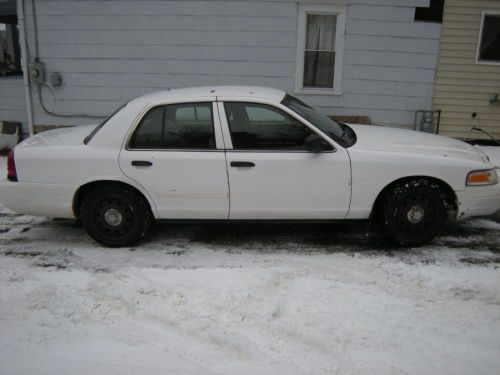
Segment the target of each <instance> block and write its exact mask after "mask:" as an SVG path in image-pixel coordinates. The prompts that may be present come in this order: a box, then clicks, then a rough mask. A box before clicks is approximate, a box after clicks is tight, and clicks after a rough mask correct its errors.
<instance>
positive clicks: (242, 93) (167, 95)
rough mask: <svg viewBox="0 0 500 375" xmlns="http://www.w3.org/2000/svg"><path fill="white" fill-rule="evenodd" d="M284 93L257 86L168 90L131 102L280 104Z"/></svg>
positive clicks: (143, 96) (140, 97)
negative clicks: (247, 101)
mask: <svg viewBox="0 0 500 375" xmlns="http://www.w3.org/2000/svg"><path fill="white" fill-rule="evenodd" d="M285 95H286V92H285V91H283V90H279V89H274V88H270V87H259V86H204V87H186V88H179V89H170V90H164V91H158V92H154V93H151V94H146V95H142V96H139V97H137V98H135V99H133V100H132V101H133V102H135V103H138V104H139V103H141V104H147V103H151V102H156V101H168V100H171V99H175V100H177V99H187V100H189V99H194V98H199V97H203V98H206V97H213V98H214V99H215V98H217V97H224V98H227V97H235V98H236V97H240V98H241V97H249V98H260V99H266V100H270V101H274V102H280V101H281V100H282V99H283V98H284V96H285Z"/></svg>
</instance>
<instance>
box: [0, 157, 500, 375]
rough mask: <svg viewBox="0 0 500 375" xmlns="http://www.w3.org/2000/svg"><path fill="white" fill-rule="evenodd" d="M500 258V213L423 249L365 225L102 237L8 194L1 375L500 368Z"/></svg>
mask: <svg viewBox="0 0 500 375" xmlns="http://www.w3.org/2000/svg"><path fill="white" fill-rule="evenodd" d="M3 164H4V163H3V162H2V161H0V165H2V168H3ZM0 173H2V175H3V173H4V172H3V171H0ZM499 266H500V216H496V217H493V218H489V219H475V220H470V221H467V222H464V223H462V224H460V225H458V226H454V227H450V228H448V229H447V230H446V231H445V233H443V235H442V236H440V237H439V238H438V239H437V240H436V241H435V242H434V243H433V244H432V245H430V246H426V247H422V248H419V249H398V248H393V247H391V246H390V245H388V244H387V243H386V242H385V241H384V240H383V239H382V238H377V237H375V238H372V239H367V238H366V237H365V236H364V227H363V225H359V224H351V225H273V226H269V225H250V226H249V225H247V226H243V225H162V226H157V227H155V228H154V229H153V231H152V233H151V234H150V236H149V237H148V239H147V240H146V241H145V242H144V243H142V244H141V245H140V246H138V247H134V248H125V249H105V248H102V247H100V246H98V245H96V244H95V243H94V242H92V241H91V240H90V239H89V238H88V237H87V236H86V235H85V233H84V231H83V229H82V228H80V227H78V226H76V225H74V224H73V223H72V222H70V221H61V220H48V219H44V218H38V217H31V216H26V215H16V214H14V213H12V212H10V211H9V210H7V209H5V208H3V207H2V206H0V374H2V375H3V374H5V375H15V374H34V373H36V374H73V375H78V374H106V375H107V374H134V375H135V374H144V375H147V374H252V375H254V374H278V373H280V374H287V375H288V374H290V375H291V374H454V375H456V374H495V373H496V374H498V373H500V287H499V286H500V268H499Z"/></svg>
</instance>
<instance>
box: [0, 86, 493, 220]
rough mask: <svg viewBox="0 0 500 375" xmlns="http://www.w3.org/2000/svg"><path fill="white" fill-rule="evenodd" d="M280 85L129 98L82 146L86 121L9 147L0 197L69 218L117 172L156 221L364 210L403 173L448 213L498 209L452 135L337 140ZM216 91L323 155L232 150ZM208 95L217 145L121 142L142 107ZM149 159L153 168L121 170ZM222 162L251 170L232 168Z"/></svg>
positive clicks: (18, 207)
mask: <svg viewBox="0 0 500 375" xmlns="http://www.w3.org/2000/svg"><path fill="white" fill-rule="evenodd" d="M285 94H286V93H285V92H283V91H281V90H276V89H268V88H259V87H229V86H228V87H205V88H189V89H178V90H171V91H164V92H159V93H155V94H150V95H145V96H142V97H139V98H137V99H134V100H132V101H131V102H129V103H128V104H127V106H126V107H125V108H123V109H122V110H121V111H120V112H118V113H117V114H116V115H115V116H113V117H112V118H111V119H110V120H109V121H108V122H107V123H106V125H105V126H104V127H102V128H101V129H100V130H99V131H98V132H97V133H96V135H95V136H94V138H92V140H91V141H90V142H89V143H88V144H86V145H85V144H84V143H83V139H84V138H85V136H86V135H88V134H89V133H90V132H91V130H92V129H93V127H95V125H94V126H85V127H76V128H69V129H57V130H52V131H48V132H45V133H41V134H38V135H35V136H34V137H31V138H29V139H27V140H25V141H23V142H22V143H21V144H19V145H18V146H17V147H16V148H15V151H14V153H15V163H16V168H17V176H18V182H11V181H7V180H4V181H2V182H1V184H0V200H1V201H2V202H3V203H4V204H5V205H6V206H7V207H9V208H11V209H12V210H14V211H16V212H19V213H26V214H35V215H43V216H49V217H63V218H71V217H74V216H75V212H74V207H73V200H74V197H75V194H76V193H77V191H78V189H79V188H80V187H81V186H82V185H84V184H86V183H90V182H94V181H103V180H111V181H121V182H123V183H126V184H129V185H131V186H133V187H135V188H136V189H138V190H139V191H140V192H141V193H142V194H143V195H144V196H145V198H146V199H147V200H148V202H149V204H150V206H151V209H152V212H153V215H154V216H155V218H157V219H163V218H165V219H171V218H178V219H226V218H229V219H338V218H348V219H366V218H368V217H369V215H370V213H371V211H372V208H373V205H374V202H375V200H376V198H377V196H378V195H379V194H380V192H381V191H382V190H383V189H384V187H386V186H387V185H388V184H390V183H391V182H393V181H395V180H397V179H399V178H403V177H408V176H429V177H434V178H437V179H440V180H442V181H444V182H445V183H446V184H447V185H449V186H450V187H451V189H452V190H453V191H454V192H455V194H456V196H457V198H458V212H457V217H466V216H474V215H486V214H492V213H494V212H496V211H497V210H498V209H500V185H499V184H496V185H492V186H470V187H468V186H466V177H467V174H468V173H469V172H470V171H473V170H484V169H491V168H493V166H492V165H491V163H489V161H488V160H487V159H486V158H485V156H484V155H483V154H481V153H480V152H478V151H477V149H476V148H474V147H472V146H469V145H467V144H466V143H463V142H461V141H457V140H453V139H450V138H446V137H440V136H435V135H430V134H424V133H418V132H414V131H408V130H401V129H393V128H381V127H375V126H361V125H352V128H353V129H354V131H355V132H356V134H357V138H358V141H357V143H356V144H355V145H354V146H352V147H350V148H344V147H342V146H341V145H339V144H337V143H336V142H335V141H333V140H332V139H331V138H329V137H327V136H326V135H325V134H324V133H322V132H321V131H320V130H319V129H317V128H315V127H314V125H313V124H311V123H309V122H308V121H307V120H305V119H303V118H301V117H300V116H299V115H298V114H296V113H295V112H293V111H291V110H289V109H288V108H287V107H285V106H283V105H282V104H280V102H281V100H282V99H283V97H284V96H285ZM224 100H232V101H248V102H257V103H263V104H268V105H271V106H275V107H277V108H279V109H281V110H283V111H285V112H287V113H288V114H290V115H291V116H293V117H295V118H297V119H299V120H300V121H301V122H302V123H303V124H305V125H306V126H308V127H310V128H311V129H313V130H314V131H315V132H316V133H317V134H319V135H321V136H322V137H323V138H324V140H325V141H326V142H328V143H330V144H331V145H332V146H333V147H334V149H335V150H334V152H330V151H329V152H324V153H308V152H296V153H295V152H288V153H287V152H276V151H274V152H247V151H237V150H233V148H232V144H231V140H230V135H229V130H228V126H227V121H226V118H225V114H224V108H223V106H222V105H221V102H223V101H224ZM193 101H201V102H213V103H214V104H213V109H214V122H215V142H216V148H215V149H214V150H210V151H203V152H200V151H190V150H162V151H152V150H148V151H146V150H142V151H141V150H133V151H132V150H128V149H127V147H126V144H127V143H126V142H127V139H128V137H129V136H130V134H131V133H132V131H133V129H134V128H135V126H136V125H137V124H138V122H139V121H140V119H141V118H142V115H143V114H145V113H146V112H147V110H148V109H150V108H151V107H153V106H156V105H160V104H169V103H183V102H193ZM136 159H140V160H151V161H153V162H154V168H142V167H132V166H131V165H130V162H131V161H132V160H136ZM232 161H252V162H254V163H255V164H256V165H257V167H256V168H253V169H248V168H231V167H230V163H231V162H232Z"/></svg>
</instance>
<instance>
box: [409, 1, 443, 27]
mask: <svg viewBox="0 0 500 375" xmlns="http://www.w3.org/2000/svg"><path fill="white" fill-rule="evenodd" d="M443 10H444V0H431V1H430V4H429V6H428V7H416V8H415V21H422V22H436V23H443Z"/></svg>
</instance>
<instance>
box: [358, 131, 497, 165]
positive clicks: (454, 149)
mask: <svg viewBox="0 0 500 375" xmlns="http://www.w3.org/2000/svg"><path fill="white" fill-rule="evenodd" d="M349 126H350V127H351V128H352V129H353V130H354V132H355V133H356V136H357V142H356V143H355V144H354V145H353V146H352V147H350V148H349V150H351V149H352V150H370V151H380V152H394V153H408V154H415V155H425V156H442V157H448V158H456V159H466V160H473V161H479V162H483V163H485V162H487V163H489V162H488V158H487V156H486V155H485V154H484V152H482V151H481V150H479V149H477V148H476V147H474V146H471V145H469V144H467V143H465V142H462V141H459V140H457V139H453V138H448V137H443V136H440V135H435V134H430V133H424V132H417V131H414V130H407V129H397V128H391V127H384V126H374V125H356V124H349Z"/></svg>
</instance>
